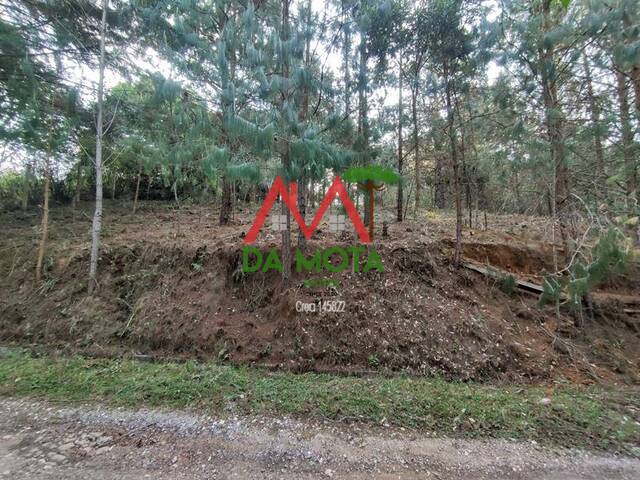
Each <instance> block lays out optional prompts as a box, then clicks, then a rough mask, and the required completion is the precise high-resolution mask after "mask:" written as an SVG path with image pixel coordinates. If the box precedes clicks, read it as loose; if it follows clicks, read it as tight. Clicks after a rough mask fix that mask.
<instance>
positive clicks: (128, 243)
mask: <svg viewBox="0 0 640 480" xmlns="http://www.w3.org/2000/svg"><path fill="white" fill-rule="evenodd" d="M60 215H63V213H60ZM63 218H64V217H63ZM107 221H108V223H107V225H108V227H107V235H106V239H105V246H104V250H103V254H102V256H101V261H100V272H101V273H100V288H99V294H98V295H97V296H94V297H87V295H86V283H85V282H86V270H87V264H88V245H87V243H86V241H84V239H83V238H82V236H81V233H80V232H82V230H83V228H85V227H86V225H85V224H84V223H81V222H80V221H79V222H78V225H76V224H75V223H74V224H69V223H67V224H66V225H65V224H64V222H60V221H58V222H56V221H55V218H54V225H59V226H58V227H57V230H56V229H55V228H54V230H53V232H54V233H53V235H52V237H53V238H52V248H51V255H50V257H49V258H50V261H49V268H48V271H47V278H46V280H45V281H44V282H43V283H41V284H35V282H33V280H32V268H31V263H32V260H33V259H32V258H31V256H30V255H29V251H31V249H32V248H33V246H32V241H33V240H32V239H33V238H35V235H34V231H33V229H32V228H29V227H28V226H26V225H23V223H27V224H28V221H25V220H20V221H19V222H16V223H14V224H13V229H11V230H10V233H9V234H8V235H7V237H6V238H5V239H4V241H3V245H2V252H3V254H2V255H0V269H1V271H2V275H3V279H2V280H1V288H2V291H3V295H2V297H3V298H2V299H1V300H0V338H1V339H2V341H4V342H16V343H21V344H25V343H26V344H37V345H43V346H47V347H54V348H62V349H72V350H74V351H82V352H85V353H91V354H96V355H120V354H125V355H134V354H138V355H140V354H141V355H160V356H165V355H166V356H172V357H185V358H186V357H197V358H216V359H219V360H223V361H231V362H238V363H257V364H263V365H269V366H275V367H283V368H291V369H295V370H301V371H302V370H318V371H324V370H330V371H345V372H350V371H370V370H392V371H410V372H412V373H418V374H443V375H446V376H449V377H452V378H459V379H465V380H466V379H477V380H488V379H509V380H536V381H538V380H540V381H546V380H549V379H552V378H558V377H568V378H570V379H572V380H574V381H587V382H588V381H591V380H596V379H605V380H610V381H627V382H635V381H637V380H638V377H637V372H638V370H639V365H640V355H639V352H640V335H639V332H638V323H637V319H633V318H632V317H630V316H629V315H628V314H626V313H624V311H623V310H622V309H621V308H618V307H617V306H616V305H611V306H609V307H606V308H604V307H603V308H598V309H597V311H596V316H595V319H594V320H589V321H588V323H587V324H586V325H582V326H581V327H580V328H578V327H576V326H575V324H574V321H573V319H572V318H571V316H569V315H566V314H562V315H560V316H556V314H555V312H554V310H553V309H541V308H539V307H537V306H536V299H535V298H533V297H527V296H521V295H519V294H513V293H511V294H507V293H505V292H503V291H502V290H501V289H500V282H498V281H495V280H492V279H488V278H485V277H483V276H481V275H479V274H478V273H475V272H471V271H468V270H464V269H462V270H458V269H454V268H453V267H452V266H451V264H450V261H449V258H450V250H451V243H450V240H448V239H447V238H442V237H437V236H433V235H429V233H428V232H429V231H438V228H440V227H439V226H438V225H437V224H432V225H429V224H428V223H427V224H426V225H424V224H423V225H419V224H409V225H407V226H398V225H392V227H391V229H390V236H389V238H386V239H380V241H379V242H377V243H376V246H375V248H376V250H377V251H378V253H379V254H380V256H381V258H382V261H383V263H384V268H385V271H384V272H382V273H379V272H376V271H370V272H367V273H363V272H353V271H352V270H347V271H346V272H342V273H326V272H325V273H314V274H308V273H294V276H293V278H292V280H291V283H290V286H289V288H284V287H283V285H282V282H281V279H280V276H279V274H278V273H277V272H273V271H271V272H267V273H261V272H258V273H251V274H249V273H246V274H245V273H243V272H242V268H241V248H242V243H241V237H242V232H243V231H246V229H247V226H248V225H249V221H250V219H249V218H247V219H244V218H243V219H242V220H241V219H237V220H236V223H235V225H233V226H232V227H227V228H225V229H215V227H214V224H213V215H211V218H210V217H209V215H208V214H203V213H202V212H201V211H196V212H195V213H194V211H193V210H186V211H166V210H163V211H159V212H158V211H154V212H146V213H145V214H143V215H141V216H139V217H136V218H132V217H131V216H129V215H124V214H123V215H118V214H116V213H112V215H111V217H110V218H109V217H108V218H107ZM20 222H23V223H20ZM85 223H86V222H85ZM61 224H62V225H64V226H65V228H66V229H67V230H69V231H70V232H71V233H69V232H65V230H64V228H61V227H60V225H61ZM74 225H75V226H74ZM194 232H195V233H194ZM261 238H262V243H261V244H260V245H259V248H261V249H262V250H263V251H265V252H266V251H267V250H268V249H269V248H271V247H273V246H276V243H275V241H274V240H275V239H274V237H273V236H272V235H270V234H269V233H266V234H265V235H264V236H263V237H261ZM497 238H498V236H497V235H496V236H494V237H493V238H489V237H488V236H487V234H484V236H482V235H479V234H478V233H476V234H475V235H474V236H472V235H470V233H469V232H467V234H466V236H465V245H464V254H465V256H467V258H469V259H471V260H474V261H477V262H481V263H485V264H487V263H488V264H494V266H496V267H500V268H503V269H505V270H508V271H511V272H512V273H516V274H518V273H519V274H522V275H525V276H528V277H529V278H532V277H535V276H536V275H537V274H539V273H540V272H542V271H544V270H547V271H548V269H550V257H549V251H548V246H546V247H545V246H544V244H541V245H542V246H540V245H531V244H528V243H526V242H523V241H521V242H514V241H513V239H512V241H509V242H508V243H507V242H505V241H502V240H496V239H497ZM74 239H75V241H74ZM336 244H340V241H339V240H338V239H337V238H331V237H330V236H329V235H325V234H323V233H320V235H319V240H317V241H312V242H309V244H308V246H307V249H308V251H314V250H315V249H316V248H326V247H327V246H328V245H336ZM344 245H345V246H346V245H347V243H344ZM309 279H317V280H326V279H331V280H333V281H336V282H338V286H337V287H331V286H329V287H327V286H309V285H308V283H307V284H305V280H309ZM322 300H340V301H344V302H345V311H344V312H323V313H318V312H315V313H314V312H299V311H297V309H296V302H304V303H315V302H318V301H322Z"/></svg>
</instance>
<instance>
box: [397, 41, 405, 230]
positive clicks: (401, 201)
mask: <svg viewBox="0 0 640 480" xmlns="http://www.w3.org/2000/svg"><path fill="white" fill-rule="evenodd" d="M398 66H399V68H398V174H399V175H400V176H402V167H403V165H402V164H403V158H402V113H403V112H402V110H403V108H402V107H403V105H402V52H400V55H399V58H398ZM403 207H404V190H403V188H402V182H398V198H397V202H396V220H397V221H398V222H401V221H402V217H403V215H402V209H403Z"/></svg>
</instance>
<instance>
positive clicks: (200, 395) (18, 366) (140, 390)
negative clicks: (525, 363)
mask: <svg viewBox="0 0 640 480" xmlns="http://www.w3.org/2000/svg"><path fill="white" fill-rule="evenodd" d="M0 394H1V395H4V396H30V397H38V398H44V399H48V400H55V401H67V402H80V401H100V402H103V403H108V404H111V405H122V406H129V407H136V406H143V405H144V406H151V407H172V408H194V409H198V410H200V411H202V410H206V411H210V412H217V413H223V412H228V411H233V412H245V413H267V414H291V415H295V416H299V417H303V416H310V417H315V418H331V419H336V420H347V421H362V422H372V423H380V422H382V421H383V420H384V419H386V421H387V422H389V423H390V424H393V425H398V426H404V427H410V428H416V429H421V430H427V431H430V432H434V433H436V434H438V435H447V436H456V437H480V436H491V437H502V438H514V439H521V440H524V439H526V440H536V441H538V442H540V443H544V444H553V445H563V446H578V447H587V448H595V449H607V450H614V451H622V452H626V453H631V454H635V455H639V454H640V449H638V445H639V444H640V424H638V423H637V421H634V419H632V418H630V417H629V416H627V415H625V413H624V412H623V408H625V406H628V405H632V406H633V407H634V408H635V409H636V410H635V411H636V412H637V411H638V410H637V408H638V406H639V403H640V399H638V398H637V395H635V396H634V394H633V392H628V393H624V392H619V391H618V392H613V391H607V390H603V389H597V388H590V389H576V388H571V387H568V386H567V387H558V388H556V390H555V392H554V394H553V396H552V402H551V404H549V405H541V404H540V403H539V400H540V399H541V398H543V397H544V396H545V394H544V391H543V390H542V389H540V388H536V387H522V386H518V387H494V386H488V385H477V384H469V383H458V382H451V381H445V380H443V379H440V378H406V377H396V378H386V377H371V378H356V377H339V376H332V375H322V374H313V373H307V374H293V373H285V372H280V373H271V372H267V371H264V370H261V369H252V368H245V367H236V366H228V365H217V364H212V363H196V362H187V363H146V362H136V361H129V360H105V359H87V358H80V357H74V358H52V357H46V358H32V357H30V356H28V355H25V354H23V353H12V354H10V355H6V356H5V357H4V358H0Z"/></svg>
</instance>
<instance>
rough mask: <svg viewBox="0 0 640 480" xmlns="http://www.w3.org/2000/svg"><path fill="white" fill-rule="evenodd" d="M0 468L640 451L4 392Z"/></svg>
mask: <svg viewBox="0 0 640 480" xmlns="http://www.w3.org/2000/svg"><path fill="white" fill-rule="evenodd" d="M0 478H2V479H5V478H6V479H11V480H19V479H26V478H29V479H31V478H43V479H44V478H46V479H57V478H59V479H86V478H89V479H92V480H102V479H139V478H153V479H172V480H173V479H227V478H229V479H231V478H238V479H245V478H246V479H253V478H255V479H292V480H293V479H295V480H299V479H312V478H313V479H315V478H334V479H353V480H355V479H384V480H391V479H402V480H405V479H439V480H445V479H462V478H464V479H496V478H504V479H529V478H531V479H534V478H535V479H537V480H539V479H558V480H560V479H562V480H568V479H594V480H595V479H598V480H600V479H605V478H606V479H636V478H640V460H637V459H630V458H619V457H614V456H609V455H594V454H587V453H581V452H572V451H563V452H551V451H549V450H545V449H542V448H540V447H538V446H536V445H534V444H530V443H528V444H523V443H516V442H508V441H498V440H490V441H468V440H465V441H462V440H451V439H440V438H430V437H429V436H427V435H425V434H424V433H420V434H418V433H416V432H411V431H408V430H402V429H396V428H392V427H387V426H384V425H381V426H379V427H375V428H371V427H364V426H358V425H355V426H354V425H349V426H344V425H338V424H335V423H332V422H326V423H324V422H301V421H298V420H292V419H287V418H269V417H234V416H229V417H227V418H212V417H207V416H204V415H199V414H195V413H187V412H172V411H154V410H139V411H132V410H124V409H109V408H103V407H99V406H95V405H87V406H80V407H68V406H60V405H55V404H51V403H44V402H38V401H32V400H13V399H1V400H0Z"/></svg>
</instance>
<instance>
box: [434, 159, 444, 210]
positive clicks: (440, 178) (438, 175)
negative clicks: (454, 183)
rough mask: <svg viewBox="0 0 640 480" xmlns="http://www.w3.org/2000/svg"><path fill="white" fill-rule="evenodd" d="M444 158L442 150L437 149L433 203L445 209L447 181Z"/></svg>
mask: <svg viewBox="0 0 640 480" xmlns="http://www.w3.org/2000/svg"><path fill="white" fill-rule="evenodd" d="M443 164H444V158H443V156H442V155H441V154H440V152H439V151H438V150H437V149H436V151H435V167H434V172H433V176H434V183H435V186H434V189H433V203H434V204H435V206H436V208H440V209H443V208H444V207H445V204H446V182H445V178H444V168H443V167H444V165H443Z"/></svg>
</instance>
